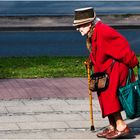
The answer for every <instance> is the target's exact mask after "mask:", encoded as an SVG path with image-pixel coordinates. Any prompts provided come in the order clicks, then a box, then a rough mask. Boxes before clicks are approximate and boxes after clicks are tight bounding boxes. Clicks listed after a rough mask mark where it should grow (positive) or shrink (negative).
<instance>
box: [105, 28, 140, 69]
mask: <svg viewBox="0 0 140 140" xmlns="http://www.w3.org/2000/svg"><path fill="white" fill-rule="evenodd" d="M102 37H103V38H102V39H103V42H104V49H105V53H106V54H107V55H109V56H111V57H112V58H114V59H116V60H117V61H120V62H122V63H124V64H125V65H127V66H128V67H131V68H134V67H135V66H136V65H137V64H138V59H137V57H136V55H135V53H134V51H132V50H131V48H130V45H129V43H128V41H127V40H126V39H125V38H124V37H123V36H122V35H121V34H120V33H118V32H117V31H116V30H114V29H113V28H111V27H109V26H106V27H104V28H102Z"/></svg>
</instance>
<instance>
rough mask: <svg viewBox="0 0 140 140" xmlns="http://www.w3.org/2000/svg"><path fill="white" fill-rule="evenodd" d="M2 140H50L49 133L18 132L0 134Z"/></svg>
mask: <svg viewBox="0 0 140 140" xmlns="http://www.w3.org/2000/svg"><path fill="white" fill-rule="evenodd" d="M0 139H14V140H15V139H16V140H19V139H24V140H29V139H30V140H35V139H37V140H39V139H40V140H41V139H47V140H49V136H48V134H47V132H36V131H35V132H30V131H28V132H27V131H25V132H22V131H17V132H9V133H6V134H5V133H0Z"/></svg>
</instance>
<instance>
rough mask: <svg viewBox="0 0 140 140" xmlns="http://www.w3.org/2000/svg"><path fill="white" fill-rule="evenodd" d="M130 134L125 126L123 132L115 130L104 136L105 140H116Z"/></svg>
mask: <svg viewBox="0 0 140 140" xmlns="http://www.w3.org/2000/svg"><path fill="white" fill-rule="evenodd" d="M129 134H130V128H129V127H128V126H127V127H126V128H125V129H124V130H123V131H118V130H117V129H116V130H114V131H112V132H111V133H108V134H107V135H106V138H107V139H117V138H120V137H124V136H127V135H129Z"/></svg>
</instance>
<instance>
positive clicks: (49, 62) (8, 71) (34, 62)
mask: <svg viewBox="0 0 140 140" xmlns="http://www.w3.org/2000/svg"><path fill="white" fill-rule="evenodd" d="M85 60H86V57H47V56H42V57H5V58H2V57H1V58H0V78H39V77H40V78H41V77H48V78H50V77H84V76H86V70H85V66H84V64H83V62H84V61H85Z"/></svg>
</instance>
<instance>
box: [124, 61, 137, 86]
mask: <svg viewBox="0 0 140 140" xmlns="http://www.w3.org/2000/svg"><path fill="white" fill-rule="evenodd" d="M137 71H138V80H140V67H139V63H138V65H137ZM132 72H133V69H132V68H130V69H129V73H128V77H127V81H126V85H128V84H129V83H131V77H132Z"/></svg>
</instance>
